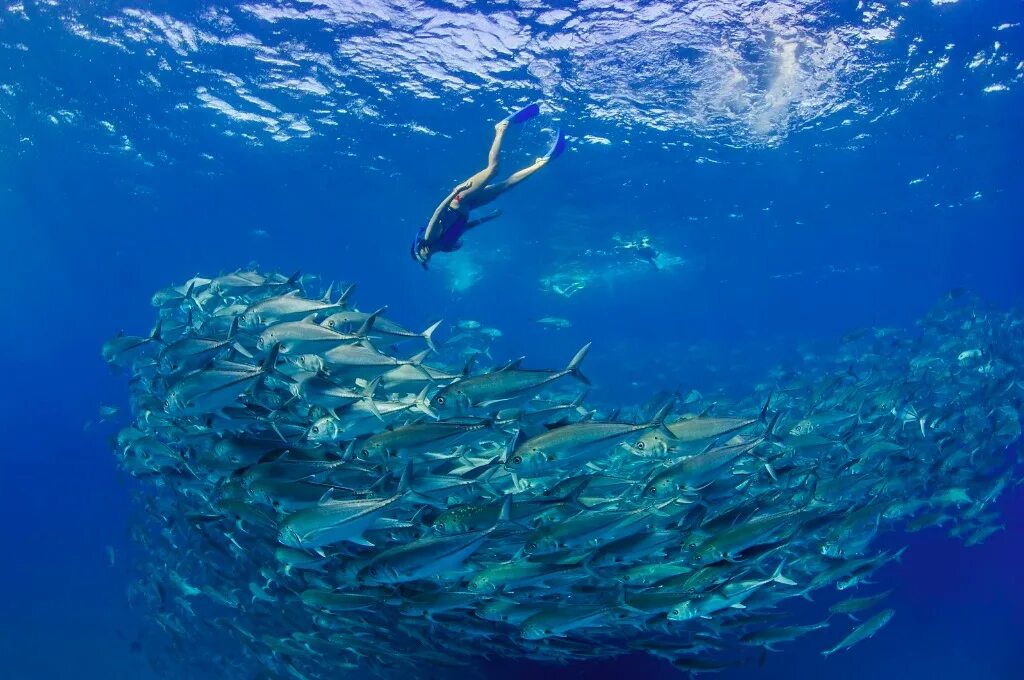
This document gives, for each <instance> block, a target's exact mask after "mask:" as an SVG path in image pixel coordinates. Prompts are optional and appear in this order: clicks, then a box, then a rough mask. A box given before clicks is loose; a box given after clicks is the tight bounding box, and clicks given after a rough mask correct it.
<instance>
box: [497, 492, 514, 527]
mask: <svg viewBox="0 0 1024 680" xmlns="http://www.w3.org/2000/svg"><path fill="white" fill-rule="evenodd" d="M511 515H512V494H510V493H509V494H505V499H504V500H503V501H502V502H501V512H499V513H498V521H497V522H495V526H497V525H498V524H499V523H501V522H507V521H508V520H509V518H510V517H511Z"/></svg>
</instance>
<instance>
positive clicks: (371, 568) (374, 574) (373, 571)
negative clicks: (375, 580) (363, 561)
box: [370, 567, 377, 576]
mask: <svg viewBox="0 0 1024 680" xmlns="http://www.w3.org/2000/svg"><path fill="white" fill-rule="evenodd" d="M376 575H377V568H376V567H370V576H376Z"/></svg>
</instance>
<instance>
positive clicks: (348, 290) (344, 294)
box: [335, 283, 356, 305]
mask: <svg viewBox="0 0 1024 680" xmlns="http://www.w3.org/2000/svg"><path fill="white" fill-rule="evenodd" d="M355 289H356V284H354V283H353V284H350V285H349V287H348V288H346V289H345V290H343V291H341V295H339V296H338V301H337V302H336V303H335V304H337V305H344V304H345V303H346V302H347V301H348V299H349V298H350V297H351V296H352V292H353V291H354V290H355Z"/></svg>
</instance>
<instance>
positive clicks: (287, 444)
mask: <svg viewBox="0 0 1024 680" xmlns="http://www.w3.org/2000/svg"><path fill="white" fill-rule="evenodd" d="M305 287H307V286H306V285H305V284H304V281H303V280H302V279H300V278H299V277H298V276H293V277H290V278H289V277H285V276H281V275H277V274H262V273H259V272H255V271H248V272H242V271H239V272H235V273H232V274H227V275H222V276H219V277H217V278H214V279H205V278H194V279H192V280H190V281H189V282H187V283H186V284H185V285H183V286H178V287H173V288H168V289H165V290H162V291H160V292H158V293H157V294H156V295H155V296H154V298H153V303H154V305H155V306H156V307H157V308H158V309H159V320H158V323H157V324H156V327H155V328H154V330H153V332H152V333H151V334H149V335H142V336H125V335H121V336H118V337H117V338H114V339H112V340H111V341H110V342H108V343H107V344H106V345H105V346H104V348H103V353H104V357H105V358H106V359H107V360H108V361H109V362H111V363H112V364H115V365H118V366H122V367H125V368H127V369H128V370H129V371H130V374H131V380H130V385H131V405H132V411H131V413H132V422H131V424H130V425H128V426H127V427H124V428H123V429H122V430H121V431H120V432H119V433H118V435H117V437H116V446H115V452H116V455H117V458H118V460H119V461H120V465H121V466H122V467H123V469H124V470H126V471H127V472H129V473H130V474H131V475H133V476H135V477H136V478H138V480H139V483H140V486H141V487H142V490H141V492H140V493H139V505H140V506H141V507H143V508H144V510H145V515H144V516H143V517H144V519H142V520H140V521H139V522H137V523H136V524H135V529H134V534H135V538H136V540H137V541H138V542H139V543H140V544H141V549H140V556H139V560H138V568H139V574H140V577H139V579H138V580H137V582H135V584H134V585H133V586H132V589H131V593H130V595H131V598H132V601H133V602H135V603H137V604H139V605H140V606H145V607H147V608H148V610H149V611H150V613H151V615H152V618H153V620H154V621H155V622H156V623H157V624H159V626H160V628H161V629H162V630H163V631H164V632H165V633H166V636H167V637H168V638H169V639H170V644H171V649H172V650H173V654H168V655H165V656H160V655H159V654H154V660H153V662H154V663H155V664H158V665H159V664H163V665H167V664H171V663H175V664H182V663H186V662H187V661H188V660H190V659H191V660H192V661H193V662H194V663H195V665H196V666H195V667H196V668H199V667H205V668H209V667H210V664H211V663H213V664H214V665H215V667H216V668H217V672H218V673H220V674H222V675H231V676H232V677H233V676H235V675H239V676H242V675H245V677H252V676H253V674H254V673H255V674H256V675H258V676H259V677H297V678H328V677H337V673H338V672H339V671H340V670H343V669H360V670H363V671H366V672H372V673H376V674H379V675H384V676H390V675H397V674H400V673H414V675H415V676H416V677H422V676H425V675H431V674H435V675H444V674H446V673H448V672H449V671H451V672H452V673H455V672H456V669H460V668H463V667H464V666H463V665H464V664H466V663H467V662H473V661H475V660H478V659H480V658H483V657H513V658H530V659H537V660H547V661H565V660H574V659H593V658H600V657H607V656H612V655H617V654H623V653H629V652H634V651H644V652H648V653H651V654H656V655H659V656H662V657H665V658H667V659H669V660H670V661H671V662H672V663H673V664H675V665H676V667H678V668H680V669H681V670H687V671H693V672H698V671H707V670H715V669H717V668H722V667H724V666H727V665H729V664H735V663H742V662H743V661H744V660H745V659H748V658H751V652H753V653H754V654H761V653H763V650H765V649H767V650H771V651H774V650H775V649H776V646H777V645H779V644H780V643H782V642H785V641H788V640H791V639H794V638H796V637H798V636H802V635H804V634H808V633H811V632H812V631H814V630H817V629H819V628H824V627H826V626H828V625H831V626H832V627H834V628H835V627H838V626H843V627H847V626H845V625H844V624H842V623H840V622H839V619H836V618H832V619H830V620H829V621H830V622H831V624H830V623H829V621H821V622H817V623H809V624H808V625H803V626H796V625H782V624H781V623H780V622H779V619H780V618H781V616H782V615H781V611H782V608H781V607H780V604H781V603H782V602H783V601H784V600H787V599H790V598H796V597H801V596H807V595H808V594H810V593H813V592H815V591H818V590H819V589H824V588H837V589H838V590H847V589H849V588H853V587H855V586H858V585H862V584H864V583H865V582H866V581H867V579H869V577H870V576H871V575H872V574H873V573H874V572H875V570H877V569H878V568H879V567H881V566H883V565H885V564H886V563H888V562H891V561H893V560H895V559H898V557H899V556H900V553H901V552H902V551H895V550H890V551H882V550H880V549H878V548H877V547H874V546H875V543H876V539H877V538H878V537H879V535H881V534H882V533H885V532H894V531H897V530H915V529H920V528H924V527H928V526H934V525H945V524H947V523H948V524H950V525H951V526H952V533H953V534H954V535H956V536H959V537H962V538H964V539H965V541H966V543H967V544H968V545H970V544H973V543H977V542H979V541H981V540H984V538H986V537H987V536H989V535H990V534H991V533H993V532H994V531H996V530H998V529H999V515H998V512H997V511H996V510H995V509H994V504H995V502H996V500H997V499H998V498H999V497H1000V495H1001V494H1002V493H1003V492H1004V490H1006V489H1007V488H1008V487H1009V486H1010V485H1012V484H1013V483H1015V482H1017V481H1019V479H1020V477H1019V467H1018V463H1019V460H1018V459H1017V457H1016V453H1015V452H1014V450H1013V449H1012V447H1011V445H1012V444H1014V443H1015V442H1016V441H1017V440H1018V438H1019V436H1020V421H1019V417H1020V411H1021V400H1022V396H1024V388H1022V385H1021V383H1020V381H1019V375H1020V367H1021V365H1022V361H1024V343H1022V337H1024V320H1022V318H1021V317H1019V316H1014V315H1012V314H1007V313H1001V312H996V311H991V310H986V309H983V308H982V307H980V306H979V304H978V303H977V302H976V301H974V300H972V299H970V298H969V297H968V296H966V295H959V294H951V295H950V296H949V299H947V300H945V301H943V302H942V303H941V304H939V305H937V306H936V308H935V309H934V310H932V311H931V312H930V313H929V314H928V315H927V316H926V317H925V318H924V319H923V320H922V321H921V322H920V323H919V327H918V328H917V329H916V330H915V331H914V332H898V331H895V330H888V329H870V330H866V331H862V332H859V333H854V334H851V335H850V336H848V337H846V338H844V340H843V344H842V345H841V349H840V350H839V351H838V352H837V353H836V354H835V356H833V357H822V356H807V357H805V358H804V360H803V365H801V366H800V367H799V370H798V371H778V372H776V373H775V374H773V379H772V384H771V385H770V386H769V385H762V386H759V387H758V388H757V389H756V390H755V391H754V393H753V395H752V396H751V397H750V398H748V399H741V400H736V401H735V402H731V403H727V402H726V401H725V400H720V401H719V402H718V403H716V404H706V403H703V402H701V401H700V400H695V399H696V398H691V399H687V400H682V399H673V398H669V399H665V400H664V401H663V403H660V404H656V405H654V406H652V407H650V408H647V409H616V410H614V411H607V410H600V411H599V410H593V409H591V408H589V406H588V404H587V401H586V391H585V390H586V385H587V384H588V382H589V381H588V380H587V378H586V376H585V375H584V374H583V372H582V364H583V362H584V357H585V355H586V353H587V349H588V347H584V348H582V349H580V350H579V351H578V352H577V353H576V355H575V356H574V357H573V358H572V359H571V361H569V362H568V363H567V365H566V366H565V367H564V368H561V369H557V370H534V369H528V368H524V367H523V365H522V362H521V361H513V362H510V363H508V364H507V365H504V366H501V367H494V368H491V369H489V370H482V369H476V370H475V369H474V368H473V366H472V360H471V361H470V362H469V364H466V363H465V362H464V357H465V355H467V354H469V355H473V354H474V353H479V354H478V356H486V355H487V352H486V350H487V347H486V344H485V343H486V342H487V341H488V339H489V338H490V337H493V336H494V335H497V334H499V333H498V331H494V330H489V329H482V328H479V324H476V323H469V322H467V323H462V324H460V325H459V327H458V329H457V330H458V333H457V335H455V336H454V337H452V338H451V339H449V340H448V342H446V343H445V344H444V345H443V346H440V347H439V346H438V345H437V343H436V341H435V339H434V333H435V330H436V329H437V328H438V324H434V325H433V326H431V327H430V328H428V329H426V330H425V331H423V332H414V331H410V330H407V329H405V328H403V327H402V326H399V325H398V324H397V323H395V322H393V321H391V320H389V319H387V318H385V316H384V310H378V311H377V312H374V313H372V314H371V313H365V312H358V311H355V310H354V309H353V307H352V305H351V303H350V293H351V289H349V290H347V291H345V292H344V293H343V294H342V295H341V296H340V297H338V298H337V299H332V298H333V295H332V294H331V292H330V290H328V293H327V294H326V295H324V296H323V297H318V296H307V295H306V294H304V292H303V289H304V288H305ZM681 401H685V402H686V403H683V404H681V403H680V402H681ZM884 595H885V594H884V593H882V594H869V595H867V596H861V597H855V598H852V599H845V600H842V601H840V602H837V603H835V604H834V605H833V606H832V611H833V612H834V613H844V614H850V615H853V614H854V613H857V612H861V611H866V610H869V609H872V608H875V607H877V606H878V605H879V604H880V603H881V602H882V600H883V598H884ZM892 615H893V610H891V609H882V610H881V611H878V612H877V613H875V614H874V616H871V617H869V618H867V619H866V620H865V621H864V623H862V624H861V625H860V626H859V627H856V628H852V630H847V631H845V633H848V634H846V635H845V637H842V636H841V635H840V633H839V632H838V631H837V632H836V634H835V635H834V637H833V638H832V639H831V640H830V641H829V643H830V644H831V645H832V646H831V647H830V648H828V649H825V650H824V653H831V652H834V651H838V650H841V649H844V648H848V647H850V646H852V645H853V644H856V643H857V642H859V641H860V640H862V639H864V638H866V637H869V636H870V635H872V634H873V633H874V632H875V631H877V630H878V629H879V628H881V627H882V626H884V625H885V624H886V623H887V622H888V621H889V619H890V618H891V617H892ZM843 620H845V619H843ZM818 634H819V635H822V636H825V635H828V633H818ZM225 649H233V650H236V653H235V654H233V655H226V654H225V651H224V650H225ZM172 659H173V661H172ZM246 674H247V675H246Z"/></svg>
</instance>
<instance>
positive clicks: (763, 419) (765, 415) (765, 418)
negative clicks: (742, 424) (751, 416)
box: [757, 391, 775, 424]
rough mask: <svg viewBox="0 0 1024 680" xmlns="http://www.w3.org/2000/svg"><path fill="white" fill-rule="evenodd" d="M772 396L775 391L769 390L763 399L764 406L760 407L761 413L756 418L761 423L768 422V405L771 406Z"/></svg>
mask: <svg viewBox="0 0 1024 680" xmlns="http://www.w3.org/2000/svg"><path fill="white" fill-rule="evenodd" d="M773 396H775V392H774V391H772V392H769V393H768V398H767V399H765V400H764V406H762V407H761V415H759V416H758V417H757V419H758V420H760V421H761V422H762V423H766V424H767V422H768V407H769V406H771V403H772V397H773Z"/></svg>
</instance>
